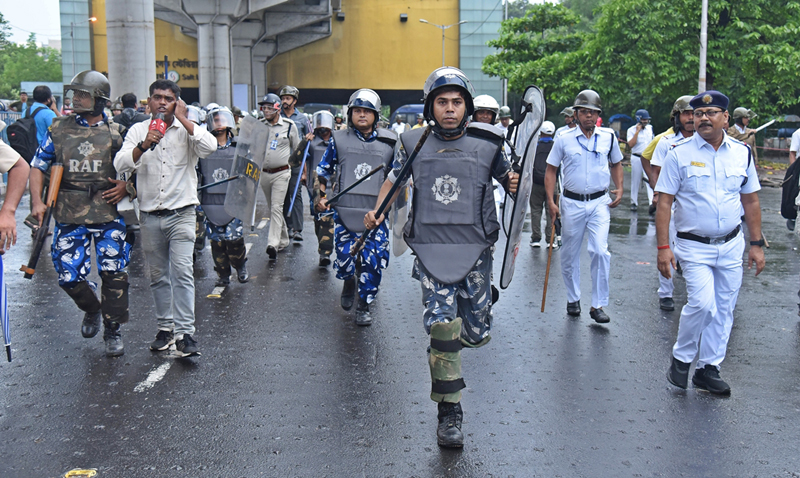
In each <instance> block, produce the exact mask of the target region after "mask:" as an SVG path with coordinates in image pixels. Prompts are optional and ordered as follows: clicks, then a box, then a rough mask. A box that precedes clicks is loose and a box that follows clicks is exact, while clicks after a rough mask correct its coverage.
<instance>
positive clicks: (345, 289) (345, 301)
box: [341, 276, 356, 310]
mask: <svg viewBox="0 0 800 478" xmlns="http://www.w3.org/2000/svg"><path fill="white" fill-rule="evenodd" d="M355 300H356V277H355V276H353V277H351V278H349V279H345V280H344V286H342V299H341V303H342V309H344V310H350V309H352V308H353V302H355Z"/></svg>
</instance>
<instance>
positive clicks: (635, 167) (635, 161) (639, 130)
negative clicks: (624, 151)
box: [627, 110, 656, 214]
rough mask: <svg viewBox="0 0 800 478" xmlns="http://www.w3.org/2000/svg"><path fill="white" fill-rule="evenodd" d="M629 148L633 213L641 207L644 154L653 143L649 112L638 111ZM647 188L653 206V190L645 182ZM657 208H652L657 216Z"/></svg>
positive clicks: (630, 132)
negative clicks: (640, 196) (640, 190)
mask: <svg viewBox="0 0 800 478" xmlns="http://www.w3.org/2000/svg"><path fill="white" fill-rule="evenodd" d="M627 138H628V146H630V148H631V211H634V212H635V211H636V209H638V207H639V188H641V186H642V177H643V176H644V171H643V170H642V152H643V151H644V150H645V148H647V145H648V144H650V142H651V141H653V126H652V125H651V124H650V113H648V112H647V110H637V111H636V124H635V125H633V126H631V127H630V128H628V136H627ZM644 184H645V188H647V204H648V205H652V204H653V188H651V187H650V183H649V182H648V181H647V180H646V178H645V181H644ZM655 212H656V209H655V206H654V205H653V206H651V207H650V214H655Z"/></svg>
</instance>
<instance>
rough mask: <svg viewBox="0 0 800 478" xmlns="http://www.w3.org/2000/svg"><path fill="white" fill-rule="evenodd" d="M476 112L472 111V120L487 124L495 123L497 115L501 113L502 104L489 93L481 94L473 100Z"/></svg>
mask: <svg viewBox="0 0 800 478" xmlns="http://www.w3.org/2000/svg"><path fill="white" fill-rule="evenodd" d="M473 104H474V105H475V112H474V113H472V121H474V122H479V123H486V124H494V123H495V121H496V120H497V115H498V114H499V113H500V104H499V103H498V102H497V100H496V99H494V98H492V97H491V96H489V95H479V96H476V97H475V99H474V100H473Z"/></svg>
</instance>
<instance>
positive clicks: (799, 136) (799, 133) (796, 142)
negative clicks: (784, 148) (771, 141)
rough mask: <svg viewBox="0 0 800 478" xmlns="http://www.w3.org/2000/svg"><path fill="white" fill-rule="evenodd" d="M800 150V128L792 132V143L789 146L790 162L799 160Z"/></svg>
mask: <svg viewBox="0 0 800 478" xmlns="http://www.w3.org/2000/svg"><path fill="white" fill-rule="evenodd" d="M798 151H800V128H797V129H796V130H795V132H794V133H792V144H791V145H790V146H789V164H792V163H793V162H795V160H797V152H798Z"/></svg>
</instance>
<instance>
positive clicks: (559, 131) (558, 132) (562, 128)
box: [553, 125, 580, 138]
mask: <svg viewBox="0 0 800 478" xmlns="http://www.w3.org/2000/svg"><path fill="white" fill-rule="evenodd" d="M573 129H580V128H578V127H577V126H576V127H574V128H570V127H569V126H567V125H564V126H562V127H560V128H558V129H557V130H556V132H555V134H553V138H557V137H558V136H560V135H561V133H563V132H565V131H570V130H573Z"/></svg>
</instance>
